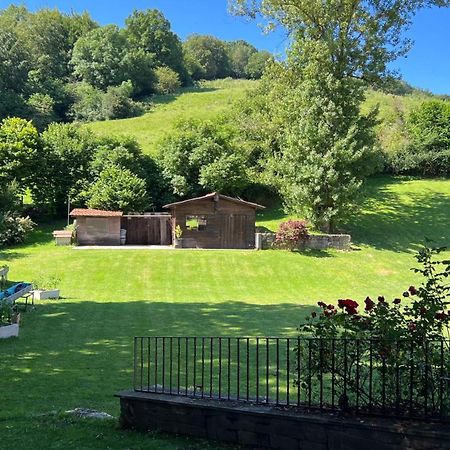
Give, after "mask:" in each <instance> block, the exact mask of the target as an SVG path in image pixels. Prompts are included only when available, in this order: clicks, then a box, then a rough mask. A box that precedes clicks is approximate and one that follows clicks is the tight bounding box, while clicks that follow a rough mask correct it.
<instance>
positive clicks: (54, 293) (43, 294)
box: [33, 289, 59, 300]
mask: <svg viewBox="0 0 450 450" xmlns="http://www.w3.org/2000/svg"><path fill="white" fill-rule="evenodd" d="M49 298H59V289H52V290H49V291H42V290H36V291H33V299H34V300H47V299H49Z"/></svg>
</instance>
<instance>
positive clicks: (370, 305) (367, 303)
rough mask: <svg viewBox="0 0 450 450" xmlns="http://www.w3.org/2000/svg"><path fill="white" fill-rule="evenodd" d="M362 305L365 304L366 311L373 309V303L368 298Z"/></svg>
mask: <svg viewBox="0 0 450 450" xmlns="http://www.w3.org/2000/svg"><path fill="white" fill-rule="evenodd" d="M364 303H365V304H366V307H365V310H366V311H372V309H373V308H374V307H375V303H374V302H373V301H372V299H371V298H370V297H366V299H365V300H364Z"/></svg>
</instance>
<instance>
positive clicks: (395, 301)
mask: <svg viewBox="0 0 450 450" xmlns="http://www.w3.org/2000/svg"><path fill="white" fill-rule="evenodd" d="M400 302H401V300H400V299H399V298H395V299H394V302H393V303H394V305H399V304H400Z"/></svg>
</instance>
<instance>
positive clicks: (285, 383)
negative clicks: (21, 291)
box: [134, 336, 450, 420]
mask: <svg viewBox="0 0 450 450" xmlns="http://www.w3.org/2000/svg"><path fill="white" fill-rule="evenodd" d="M449 344H450V343H449V341H445V340H437V341H428V342H412V341H382V340H376V339H360V340H350V339H312V338H280V337H256V338H255V337H251V338H250V337H232V338H231V337H226V338H225V337H181V336H180V337H179V336H176V337H135V339H134V390H135V391H138V392H152V393H166V394H171V395H182V396H189V397H199V398H213V399H224V400H234V401H246V402H252V403H257V404H258V403H259V404H269V405H279V406H283V405H284V406H293V407H302V408H307V409H324V410H335V411H358V412H360V413H367V414H382V415H393V416H398V417H411V418H421V417H426V418H435V419H440V420H450V352H449V348H450V347H449Z"/></svg>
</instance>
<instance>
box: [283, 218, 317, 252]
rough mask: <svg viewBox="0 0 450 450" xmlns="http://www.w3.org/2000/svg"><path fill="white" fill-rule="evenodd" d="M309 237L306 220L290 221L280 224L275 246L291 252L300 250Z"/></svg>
mask: <svg viewBox="0 0 450 450" xmlns="http://www.w3.org/2000/svg"><path fill="white" fill-rule="evenodd" d="M308 236H309V233H308V228H307V226H306V222H305V221H304V220H288V221H286V222H282V223H281V224H280V226H279V228H278V231H277V234H276V237H275V246H276V247H278V248H284V249H287V250H290V251H293V250H298V249H299V247H300V246H301V244H302V243H303V242H305V240H306V239H307V238H308Z"/></svg>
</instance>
